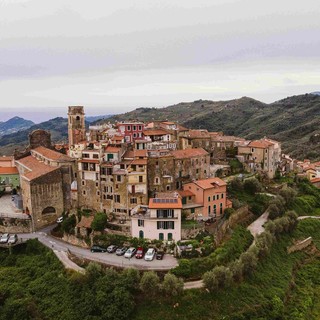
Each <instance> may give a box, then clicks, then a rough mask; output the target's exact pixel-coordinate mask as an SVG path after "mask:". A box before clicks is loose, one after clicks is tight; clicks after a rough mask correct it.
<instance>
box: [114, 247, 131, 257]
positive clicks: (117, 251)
mask: <svg viewBox="0 0 320 320" xmlns="http://www.w3.org/2000/svg"><path fill="white" fill-rule="evenodd" d="M127 249H128V248H127V247H122V248H118V249H117V250H116V255H117V256H123V255H124V254H125V253H126V251H127Z"/></svg>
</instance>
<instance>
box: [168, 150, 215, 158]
mask: <svg viewBox="0 0 320 320" xmlns="http://www.w3.org/2000/svg"><path fill="white" fill-rule="evenodd" d="M170 154H171V155H172V156H174V157H175V158H176V159H184V158H190V157H198V156H206V155H208V154H209V153H208V152H207V151H206V150H204V149H202V148H194V149H185V150H174V151H170Z"/></svg>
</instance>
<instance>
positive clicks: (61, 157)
mask: <svg viewBox="0 0 320 320" xmlns="http://www.w3.org/2000/svg"><path fill="white" fill-rule="evenodd" d="M31 152H35V153H38V154H40V155H42V156H43V157H45V158H47V159H50V160H54V161H74V159H72V158H70V157H69V156H67V155H65V154H62V153H60V152H57V151H53V150H50V149H48V148H45V147H42V146H40V147H37V148H35V149H32V150H31Z"/></svg>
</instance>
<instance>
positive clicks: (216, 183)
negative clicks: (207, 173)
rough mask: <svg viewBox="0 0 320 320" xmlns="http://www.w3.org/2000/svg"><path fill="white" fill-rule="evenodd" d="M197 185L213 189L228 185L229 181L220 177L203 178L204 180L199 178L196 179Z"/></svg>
mask: <svg viewBox="0 0 320 320" xmlns="http://www.w3.org/2000/svg"><path fill="white" fill-rule="evenodd" d="M193 183H195V184H196V185H197V186H199V187H200V188H202V189H211V188H214V187H222V186H226V185H227V183H226V182H225V181H223V180H221V179H220V178H209V179H203V180H197V181H194V182H193Z"/></svg>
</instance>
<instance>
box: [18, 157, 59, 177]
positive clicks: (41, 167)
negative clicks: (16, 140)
mask: <svg viewBox="0 0 320 320" xmlns="http://www.w3.org/2000/svg"><path fill="white" fill-rule="evenodd" d="M16 163H17V164H18V165H21V166H23V167H24V168H26V169H27V170H28V171H29V172H26V173H25V174H23V175H22V177H24V178H25V179H27V180H29V181H31V180H33V179H36V178H39V177H41V176H44V175H46V174H47V173H49V172H53V171H55V170H59V168H58V167H51V166H48V165H46V164H44V163H43V162H41V161H38V160H37V159H36V158H35V157H33V156H28V157H25V158H22V159H19V160H16Z"/></svg>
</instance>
